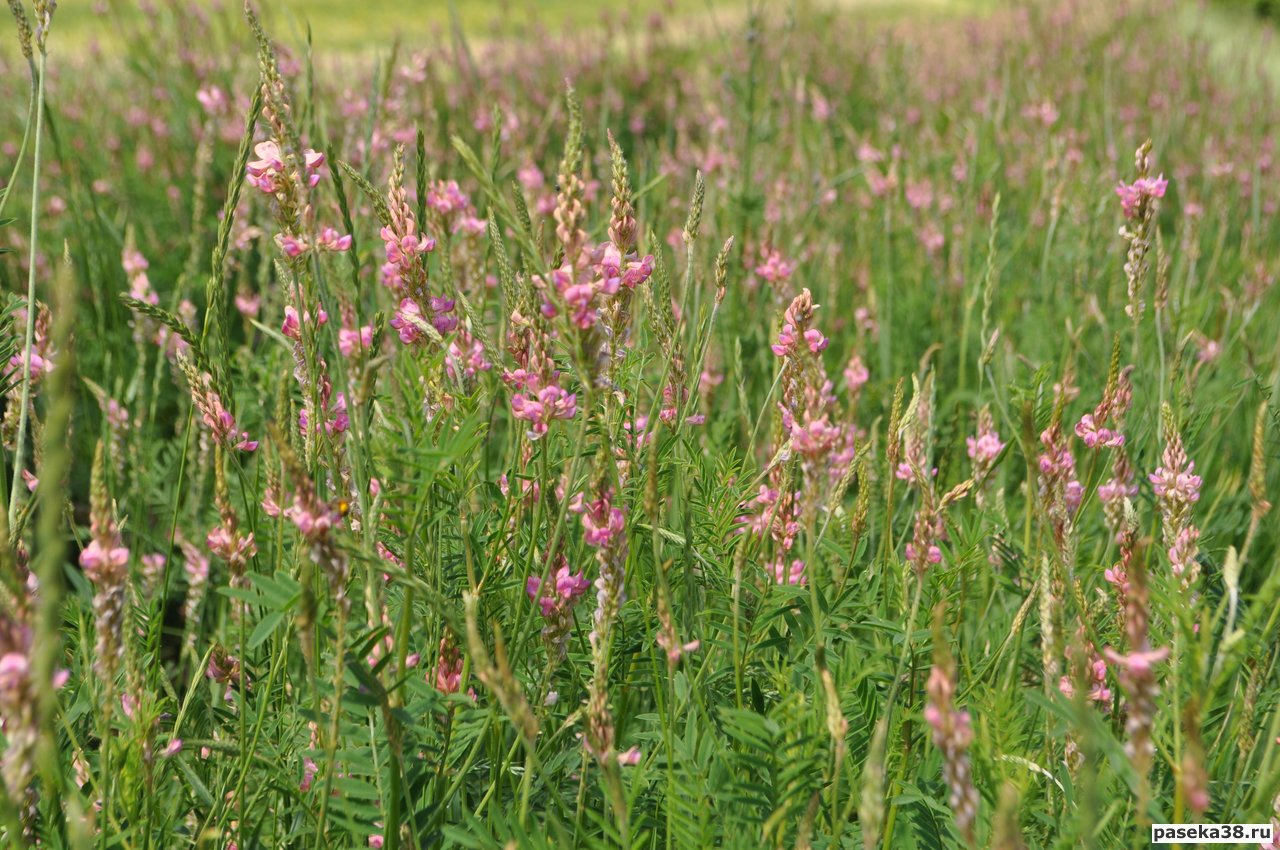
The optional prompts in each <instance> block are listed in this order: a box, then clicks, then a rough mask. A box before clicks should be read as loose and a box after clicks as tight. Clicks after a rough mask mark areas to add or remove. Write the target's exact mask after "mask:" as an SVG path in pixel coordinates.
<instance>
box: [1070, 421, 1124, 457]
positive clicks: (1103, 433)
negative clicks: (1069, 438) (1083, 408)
mask: <svg viewBox="0 0 1280 850" xmlns="http://www.w3.org/2000/svg"><path fill="white" fill-rule="evenodd" d="M1076 436H1077V437H1079V438H1080V439H1082V440H1084V444H1085V445H1086V446H1088V447H1089V448H1091V449H1096V448H1098V447H1099V446H1106V447H1107V448H1113V449H1114V448H1119V447H1120V446H1123V445H1124V434H1121V433H1120V432H1118V431H1113V430H1111V429H1110V428H1100V427H1098V425H1097V424H1096V423H1095V421H1094V415H1093V414H1092V413H1086V414H1085V415H1084V416H1081V417H1080V421H1079V422H1077V423H1076Z"/></svg>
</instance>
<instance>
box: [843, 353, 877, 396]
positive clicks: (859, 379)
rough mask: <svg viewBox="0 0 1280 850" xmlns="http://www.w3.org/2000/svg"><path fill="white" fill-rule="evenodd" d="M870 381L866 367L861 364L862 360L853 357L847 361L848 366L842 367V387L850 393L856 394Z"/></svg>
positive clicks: (869, 374)
mask: <svg viewBox="0 0 1280 850" xmlns="http://www.w3.org/2000/svg"><path fill="white" fill-rule="evenodd" d="M869 380H871V373H870V372H869V371H868V370H867V365H866V364H865V363H863V362H862V358H861V357H859V356H858V355H856V354H855V355H853V357H851V358H850V359H849V365H848V366H846V367H844V385H845V386H846V387H847V388H848V390H849V392H850V393H857V392H858V391H859V390H861V389H862V388H863V387H864V386H865V385H866V383H867V381H869Z"/></svg>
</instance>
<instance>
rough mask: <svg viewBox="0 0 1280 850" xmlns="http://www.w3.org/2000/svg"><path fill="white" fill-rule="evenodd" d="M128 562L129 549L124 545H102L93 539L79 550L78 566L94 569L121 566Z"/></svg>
mask: <svg viewBox="0 0 1280 850" xmlns="http://www.w3.org/2000/svg"><path fill="white" fill-rule="evenodd" d="M128 563H129V550H128V549H126V548H125V547H124V546H120V545H115V546H112V545H110V544H107V545H104V544H103V543H102V541H100V540H97V539H94V540H90V541H89V545H88V546H86V547H84V549H83V550H82V551H81V552H80V566H82V567H84V568H85V569H86V570H89V571H91V572H92V571H95V570H100V569H103V568H106V567H123V566H124V565H126V564H128Z"/></svg>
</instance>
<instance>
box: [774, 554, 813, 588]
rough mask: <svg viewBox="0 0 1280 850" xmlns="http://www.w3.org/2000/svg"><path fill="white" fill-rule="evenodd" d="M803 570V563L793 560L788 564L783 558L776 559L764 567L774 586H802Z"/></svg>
mask: <svg viewBox="0 0 1280 850" xmlns="http://www.w3.org/2000/svg"><path fill="white" fill-rule="evenodd" d="M804 568H805V564H804V561H802V560H800V559H799V558H795V559H794V560H792V561H791V563H790V564H788V563H787V562H786V559H785V558H778V559H777V560H775V561H772V562H771V563H769V564H766V565H765V570H766V571H767V572H768V573H769V575H770V576H771V577H772V578H773V581H774V583H775V584H804V583H805V581H806V578H805V574H804Z"/></svg>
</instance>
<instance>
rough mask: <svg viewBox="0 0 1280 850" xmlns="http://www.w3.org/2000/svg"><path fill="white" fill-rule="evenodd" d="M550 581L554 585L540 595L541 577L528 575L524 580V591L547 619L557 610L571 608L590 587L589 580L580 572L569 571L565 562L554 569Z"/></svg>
mask: <svg viewBox="0 0 1280 850" xmlns="http://www.w3.org/2000/svg"><path fill="white" fill-rule="evenodd" d="M550 583H551V584H553V585H554V587H553V588H552V591H551V592H550V593H548V594H546V595H544V596H541V597H540V596H539V595H538V593H539V591H540V590H541V589H542V579H541V578H540V577H539V576H529V578H528V580H527V581H526V582H525V593H527V594H528V595H529V598H530V599H532V600H534V601H536V602H537V603H538V608H539V609H541V611H542V616H543V617H546V618H548V619H550V618H551V617H552V616H554V615H555V614H556V612H557V611H564V610H568V609H570V608H572V607H573V606H574V604H575V603H576V602H577V601H578V599H579V598H581V597H582V595H583V594H585V593H586V592H587V590H589V589H590V588H591V582H590V581H588V580H587V579H586V577H585V576H583V574H582V573H572V572H570V571H569V567H568V565H567V564H562V565H561V566H560V568H559V569H557V570H556V572H555V575H553V576H552V582H550Z"/></svg>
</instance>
